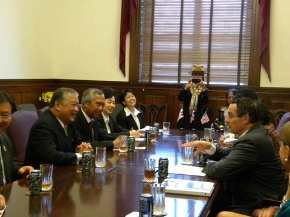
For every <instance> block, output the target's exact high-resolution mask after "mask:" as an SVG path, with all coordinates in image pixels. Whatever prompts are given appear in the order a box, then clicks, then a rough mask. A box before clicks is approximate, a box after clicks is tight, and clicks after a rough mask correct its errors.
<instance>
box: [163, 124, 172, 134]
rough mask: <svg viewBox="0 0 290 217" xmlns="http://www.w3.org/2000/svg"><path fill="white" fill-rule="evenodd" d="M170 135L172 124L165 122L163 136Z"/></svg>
mask: <svg viewBox="0 0 290 217" xmlns="http://www.w3.org/2000/svg"><path fill="white" fill-rule="evenodd" d="M169 133H170V122H163V135H169Z"/></svg>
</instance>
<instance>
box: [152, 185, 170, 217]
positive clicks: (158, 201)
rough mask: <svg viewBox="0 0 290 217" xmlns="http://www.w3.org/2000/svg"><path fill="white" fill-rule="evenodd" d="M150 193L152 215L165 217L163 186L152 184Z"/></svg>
mask: <svg viewBox="0 0 290 217" xmlns="http://www.w3.org/2000/svg"><path fill="white" fill-rule="evenodd" d="M151 193H152V195H153V215H155V216H163V215H165V214H166V213H165V185H164V184H159V183H158V184H157V183H155V184H152V185H151Z"/></svg>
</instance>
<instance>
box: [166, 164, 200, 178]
mask: <svg viewBox="0 0 290 217" xmlns="http://www.w3.org/2000/svg"><path fill="white" fill-rule="evenodd" d="M202 169H203V168H202V167H196V166H191V165H176V166H169V168H168V173H175V174H182V175H191V176H205V173H203V172H201V171H202Z"/></svg>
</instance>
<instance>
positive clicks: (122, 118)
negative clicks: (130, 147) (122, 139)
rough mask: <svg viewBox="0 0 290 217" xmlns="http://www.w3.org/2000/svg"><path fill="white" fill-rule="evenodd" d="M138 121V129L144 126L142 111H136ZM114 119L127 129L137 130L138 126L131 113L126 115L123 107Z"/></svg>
mask: <svg viewBox="0 0 290 217" xmlns="http://www.w3.org/2000/svg"><path fill="white" fill-rule="evenodd" d="M137 117H138V119H139V122H140V129H142V128H144V127H145V121H144V115H143V113H142V112H140V113H138V115H137ZM116 121H117V123H118V124H120V126H122V127H123V128H126V129H127V130H131V129H132V128H133V129H134V130H138V126H137V124H136V122H135V120H134V118H133V117H132V115H129V116H126V112H125V111H124V109H122V110H121V111H120V112H119V113H118V114H117V117H116Z"/></svg>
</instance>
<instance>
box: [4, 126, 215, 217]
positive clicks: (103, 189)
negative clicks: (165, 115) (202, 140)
mask: <svg viewBox="0 0 290 217" xmlns="http://www.w3.org/2000/svg"><path fill="white" fill-rule="evenodd" d="M186 133H188V132H187V131H179V130H173V131H172V135H170V136H167V137H163V136H162V135H161V136H159V137H158V139H157V142H153V143H152V144H151V145H150V146H149V147H148V148H147V149H146V150H135V152H134V153H125V154H119V153H118V151H108V152H107V165H106V168H103V169H98V168H96V169H94V170H93V171H91V172H82V171H81V165H77V166H66V167H55V168H54V177H53V180H54V187H53V191H52V192H48V193H42V194H40V195H30V196H27V195H26V193H27V192H28V191H29V182H28V181H27V180H26V179H21V180H18V181H15V182H13V183H11V184H8V185H5V186H3V187H2V191H1V193H2V194H3V195H4V196H5V198H6V201H7V207H6V210H5V212H4V215H3V216H5V217H8V216H9V217H10V216H11V217H18V216H21V217H26V216H49V217H66V216H67V217H90V216H91V217H98V216H100V217H114V216H116V217H124V216H126V215H127V214H129V213H131V212H133V211H139V197H140V194H141V193H143V192H149V191H150V190H149V189H150V186H149V185H148V184H144V183H143V182H142V179H143V171H144V167H143V162H144V158H146V157H152V158H156V159H158V158H159V157H167V158H168V159H169V164H170V165H178V164H180V163H181V151H180V145H181V144H183V143H184V142H185V134H186ZM136 145H139V146H144V145H145V144H144V143H142V142H141V143H138V142H137V143H136ZM170 176H171V177H173V178H181V179H188V180H203V181H214V180H210V179H209V178H208V177H207V176H188V175H177V174H170ZM214 182H215V189H214V192H213V194H212V195H211V196H210V197H203V196H187V195H178V194H166V211H167V216H168V217H184V216H192V217H196V216H206V215H207V213H208V212H209V209H210V206H211V204H212V202H213V200H214V198H215V195H216V193H217V191H218V189H219V183H218V182H216V181H214Z"/></svg>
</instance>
